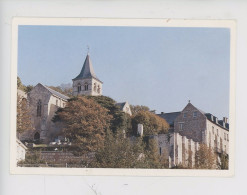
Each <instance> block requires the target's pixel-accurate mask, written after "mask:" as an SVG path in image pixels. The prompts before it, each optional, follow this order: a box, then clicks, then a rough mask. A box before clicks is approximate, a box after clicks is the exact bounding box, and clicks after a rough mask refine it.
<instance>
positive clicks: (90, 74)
mask: <svg viewBox="0 0 247 195" xmlns="http://www.w3.org/2000/svg"><path fill="white" fill-rule="evenodd" d="M85 78H94V79H96V80H98V81H100V80H99V79H98V78H97V76H96V74H95V73H94V69H93V65H92V62H91V59H90V57H89V54H87V57H86V59H85V61H84V64H83V67H82V69H81V72H80V74H79V75H78V76H77V77H75V78H74V79H72V80H78V79H85ZM100 82H101V81H100ZM101 83H102V82H101Z"/></svg>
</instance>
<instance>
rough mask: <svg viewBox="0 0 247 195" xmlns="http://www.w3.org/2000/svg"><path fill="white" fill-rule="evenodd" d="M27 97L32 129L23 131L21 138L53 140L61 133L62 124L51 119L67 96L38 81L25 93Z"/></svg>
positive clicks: (64, 102) (63, 104) (63, 103)
mask: <svg viewBox="0 0 247 195" xmlns="http://www.w3.org/2000/svg"><path fill="white" fill-rule="evenodd" d="M27 99H28V104H29V108H30V111H31V115H32V118H31V120H32V124H33V127H34V130H31V131H25V132H24V133H23V134H22V135H21V140H35V141H39V140H40V141H41V142H45V143H48V142H50V141H53V140H54V139H55V138H56V137H58V136H59V135H60V134H61V130H62V126H61V124H59V123H58V122H56V123H53V121H52V119H53V117H54V115H55V112H56V111H57V109H58V108H64V107H65V105H66V103H67V100H68V99H69V97H67V96H65V95H63V94H61V93H59V92H57V91H55V90H53V89H51V88H49V87H47V86H44V85H42V84H40V83H39V84H37V85H36V86H35V87H34V88H33V89H32V90H31V91H30V92H29V93H28V94H27Z"/></svg>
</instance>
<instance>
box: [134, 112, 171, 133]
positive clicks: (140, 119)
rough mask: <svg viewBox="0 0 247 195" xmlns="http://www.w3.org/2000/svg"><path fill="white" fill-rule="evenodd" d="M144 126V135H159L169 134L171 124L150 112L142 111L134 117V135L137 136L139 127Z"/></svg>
mask: <svg viewBox="0 0 247 195" xmlns="http://www.w3.org/2000/svg"><path fill="white" fill-rule="evenodd" d="M138 124H143V131H144V132H143V135H144V136H149V135H157V134H159V133H167V132H168V130H169V124H168V123H167V122H166V120H165V119H163V118H161V117H159V116H157V115H156V114H154V113H151V112H149V111H140V112H138V113H137V114H136V115H134V116H133V117H132V132H131V134H132V135H137V125H138Z"/></svg>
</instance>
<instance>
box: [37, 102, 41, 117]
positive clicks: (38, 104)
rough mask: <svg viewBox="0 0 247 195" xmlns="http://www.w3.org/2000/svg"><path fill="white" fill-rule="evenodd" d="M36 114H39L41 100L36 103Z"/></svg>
mask: <svg viewBox="0 0 247 195" xmlns="http://www.w3.org/2000/svg"><path fill="white" fill-rule="evenodd" d="M37 116H41V100H39V101H38V103H37Z"/></svg>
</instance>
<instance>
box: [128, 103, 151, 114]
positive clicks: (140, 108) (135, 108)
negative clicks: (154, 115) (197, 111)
mask: <svg viewBox="0 0 247 195" xmlns="http://www.w3.org/2000/svg"><path fill="white" fill-rule="evenodd" d="M130 109H131V112H132V114H133V115H136V114H137V113H138V112H140V111H150V109H149V107H147V106H142V105H141V106H140V105H136V106H135V105H130Z"/></svg>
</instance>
